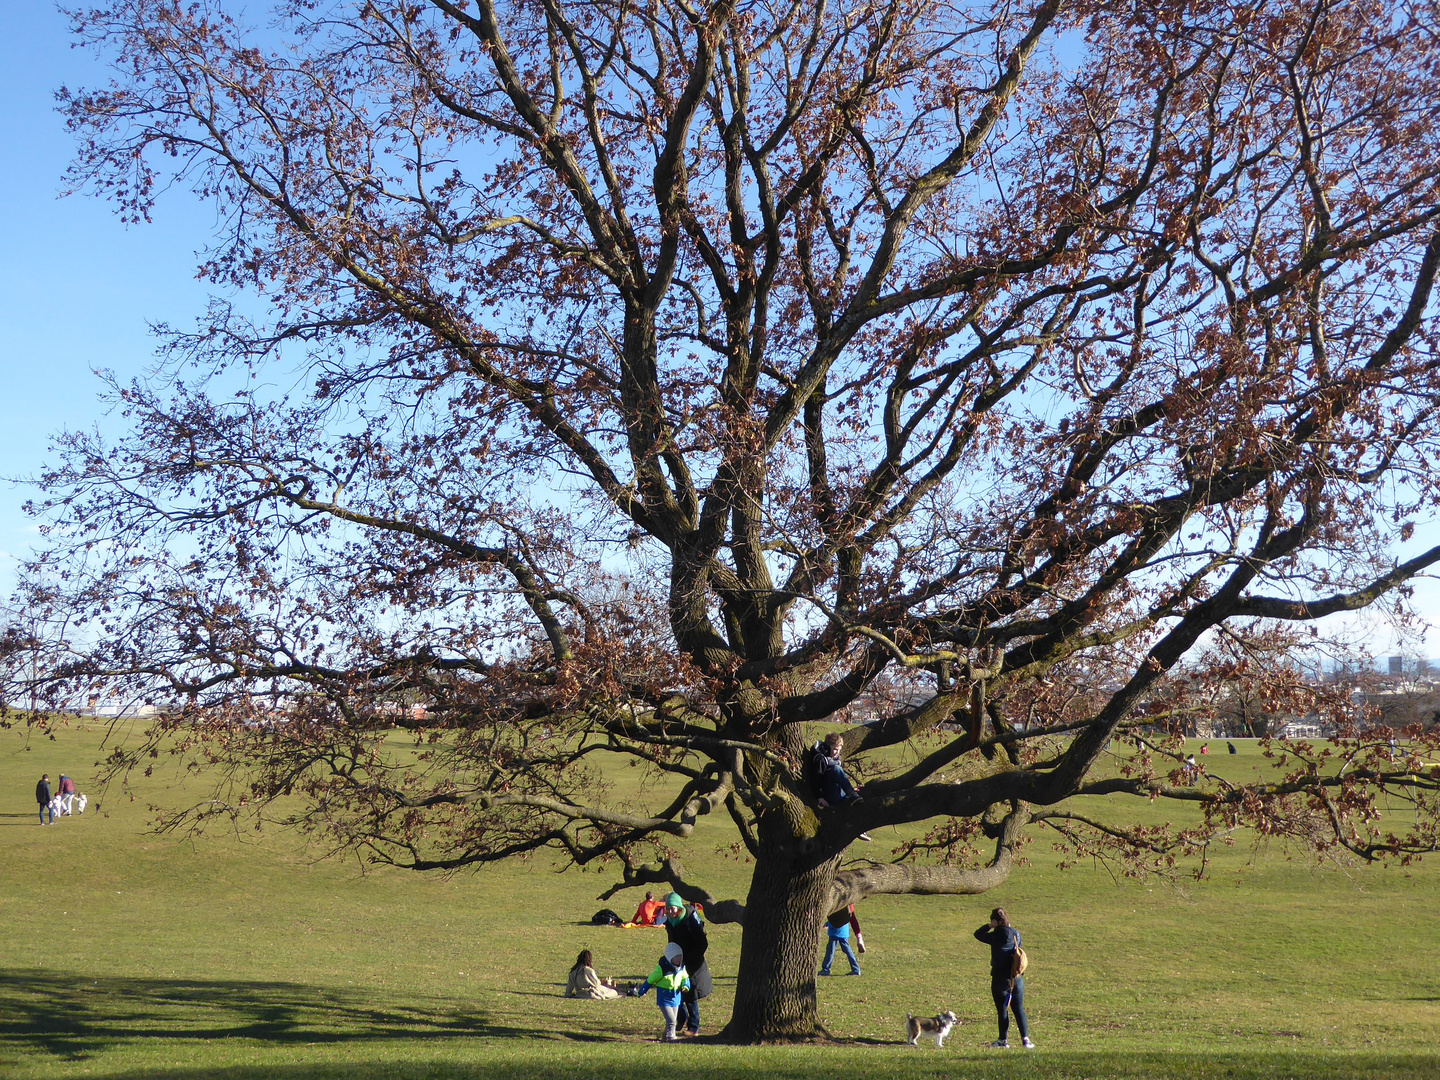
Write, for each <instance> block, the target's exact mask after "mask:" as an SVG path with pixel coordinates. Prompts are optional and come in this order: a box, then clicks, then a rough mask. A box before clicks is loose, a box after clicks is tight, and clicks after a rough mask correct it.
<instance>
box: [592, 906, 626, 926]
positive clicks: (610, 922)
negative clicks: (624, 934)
mask: <svg viewBox="0 0 1440 1080" xmlns="http://www.w3.org/2000/svg"><path fill="white" fill-rule="evenodd" d="M590 924H591V925H592V926H624V925H625V920H624V919H622V918H621V917H620V916H619V915H616V914H615V912H613V911H611V910H610V909H609V908H608V907H604V908H601V909H600V910H599V911H597V912H595V914H594V915H591V916H590Z"/></svg>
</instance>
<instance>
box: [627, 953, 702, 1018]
mask: <svg viewBox="0 0 1440 1080" xmlns="http://www.w3.org/2000/svg"><path fill="white" fill-rule="evenodd" d="M652 986H653V987H655V1004H656V1005H659V1006H660V1015H661V1016H663V1017H665V1030H664V1032H663V1033H662V1034H661V1036H660V1041H661V1042H679V1041H680V1036H679V1035H677V1034H675V1024H676V1020H677V1019H678V1018H679V1015H680V998H681V996H682V995H683V994H684V992H685V991H686V990H687V989H689V987H690V976H689V974H688V973H687V972H686V971H685V953H684V952H683V951H682V950H681V948H680V946H679V945H676V944H675V942H673V941H672V942H670V943H669V944H668V945H666V946H665V955H664V956H662V957H660V962H659V963H658V964H656V965H655V970H654V971H652V972H651V973H650V977H649V978H648V979H646V980H645V984H644V985H643V986H640V987H637V988H636V989H635V990H633V991H632V993H633V994H634V995H635V996H636V997H644V996H645V995H646V994H647V993H649V991H650V987H652Z"/></svg>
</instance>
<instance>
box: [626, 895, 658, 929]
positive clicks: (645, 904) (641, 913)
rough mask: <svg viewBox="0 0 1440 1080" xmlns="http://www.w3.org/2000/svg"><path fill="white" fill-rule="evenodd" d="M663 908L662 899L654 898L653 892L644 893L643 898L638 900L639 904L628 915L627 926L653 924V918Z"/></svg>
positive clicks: (654, 918)
mask: <svg viewBox="0 0 1440 1080" xmlns="http://www.w3.org/2000/svg"><path fill="white" fill-rule="evenodd" d="M664 910H665V903H664V901H663V900H656V899H655V894H654V893H648V892H647V893H646V894H645V899H644V900H641V901H640V906H639V907H637V908H636V909H635V914H634V915H632V916H631V917H630V921H629V922H628V923H627V924H626V925H627V926H654V925H655V920H656V918H657V917H658V916H659V914H660V912H662V911H664Z"/></svg>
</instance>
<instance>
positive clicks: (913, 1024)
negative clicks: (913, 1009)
mask: <svg viewBox="0 0 1440 1080" xmlns="http://www.w3.org/2000/svg"><path fill="white" fill-rule="evenodd" d="M959 1022H960V1018H959V1017H958V1016H956V1015H955V1014H954V1013H953V1012H950V1011H949V1010H948V1009H947V1010H946V1011H945V1012H942V1013H941V1014H940V1015H939V1016H911V1015H910V1014H909V1013H906V1014H905V1034H906V1035H908V1036H910V1045H911V1046H919V1045H920V1036H922V1035H923V1036H925V1038H927V1039H934V1040H935V1046H936V1047H937V1048H941V1047H944V1045H945V1036H947V1035H949V1034H950V1029H951V1028H953V1027H954V1026H955V1025H956V1024H958V1023H959Z"/></svg>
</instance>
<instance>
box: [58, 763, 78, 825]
mask: <svg viewBox="0 0 1440 1080" xmlns="http://www.w3.org/2000/svg"><path fill="white" fill-rule="evenodd" d="M56 794H58V795H59V796H60V813H61V814H62V815H63V816H64V817H69V816H70V815H71V814H73V813H74V809H73V808H74V806H75V781H74V780H72V779H70V777H68V776H66V775H65V774H64V773H61V774H60V787H59V790H58V791H57V792H56Z"/></svg>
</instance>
